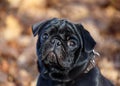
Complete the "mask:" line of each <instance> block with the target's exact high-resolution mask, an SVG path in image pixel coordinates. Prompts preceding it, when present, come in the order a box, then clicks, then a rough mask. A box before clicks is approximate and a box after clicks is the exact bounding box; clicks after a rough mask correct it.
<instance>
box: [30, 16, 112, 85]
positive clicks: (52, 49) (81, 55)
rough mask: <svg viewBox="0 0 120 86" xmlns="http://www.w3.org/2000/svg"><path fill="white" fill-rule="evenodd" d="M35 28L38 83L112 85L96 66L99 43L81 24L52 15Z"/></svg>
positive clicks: (34, 26) (33, 28)
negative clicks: (95, 48) (95, 49)
mask: <svg viewBox="0 0 120 86" xmlns="http://www.w3.org/2000/svg"><path fill="white" fill-rule="evenodd" d="M32 31H33V34H34V36H36V35H38V41H37V56H38V68H39V71H40V75H39V78H38V82H37V86H113V84H112V83H111V82H110V81H109V80H107V79H106V78H104V77H103V76H102V75H101V73H100V71H99V69H98V68H97V67H96V66H95V61H94V57H95V54H96V53H95V52H94V46H95V44H96V42H95V41H94V39H93V38H92V37H91V35H90V34H89V32H88V31H87V30H85V29H84V27H83V26H82V25H81V24H74V23H72V22H70V21H67V20H65V19H57V18H53V19H50V20H47V21H44V22H42V23H37V24H35V25H33V27H32Z"/></svg>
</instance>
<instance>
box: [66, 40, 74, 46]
mask: <svg viewBox="0 0 120 86" xmlns="http://www.w3.org/2000/svg"><path fill="white" fill-rule="evenodd" d="M67 45H68V46H69V47H75V46H76V42H75V41H74V40H69V41H68V42H67Z"/></svg>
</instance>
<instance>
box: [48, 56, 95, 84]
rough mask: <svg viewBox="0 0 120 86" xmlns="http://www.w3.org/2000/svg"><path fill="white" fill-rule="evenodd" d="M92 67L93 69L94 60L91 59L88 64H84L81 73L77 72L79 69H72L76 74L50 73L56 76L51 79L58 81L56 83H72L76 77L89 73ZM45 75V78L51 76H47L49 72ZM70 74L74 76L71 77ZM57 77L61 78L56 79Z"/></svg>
mask: <svg viewBox="0 0 120 86" xmlns="http://www.w3.org/2000/svg"><path fill="white" fill-rule="evenodd" d="M94 67H95V59H94V58H92V59H90V60H89V62H88V64H86V66H85V69H84V70H83V71H82V72H81V73H80V72H79V68H76V69H73V70H75V71H76V72H77V73H73V72H71V73H69V72H68V73H66V74H62V73H56V72H55V73H52V74H53V75H56V76H57V77H55V76H54V77H52V79H53V80H55V81H58V82H66V83H67V82H70V81H73V80H74V79H75V78H77V77H78V76H81V75H84V74H87V73H89V71H91V70H92V69H93V68H94ZM80 70H81V69H80ZM46 74H47V76H51V75H52V74H49V72H48V73H46ZM71 74H74V75H71ZM58 76H60V77H61V78H60V77H58ZM70 76H72V77H74V78H72V79H71V78H70ZM49 78H51V77H49Z"/></svg>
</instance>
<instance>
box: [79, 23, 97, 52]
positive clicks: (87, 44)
mask: <svg viewBox="0 0 120 86" xmlns="http://www.w3.org/2000/svg"><path fill="white" fill-rule="evenodd" d="M77 28H78V29H79V30H80V34H81V36H82V40H83V48H84V49H85V51H87V52H89V51H91V50H93V49H94V47H95V45H96V42H95V40H94V39H93V38H92V36H91V35H90V33H89V32H88V31H87V30H85V29H84V27H83V26H82V25H81V24H77Z"/></svg>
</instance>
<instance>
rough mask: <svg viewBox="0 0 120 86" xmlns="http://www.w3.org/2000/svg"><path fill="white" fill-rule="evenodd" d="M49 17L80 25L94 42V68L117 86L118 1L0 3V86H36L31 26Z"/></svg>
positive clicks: (119, 85) (119, 75) (119, 61)
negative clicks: (98, 54) (95, 52)
mask: <svg viewBox="0 0 120 86" xmlns="http://www.w3.org/2000/svg"><path fill="white" fill-rule="evenodd" d="M53 17H57V18H66V19H69V20H71V21H73V22H76V23H81V24H83V26H84V27H85V28H86V29H87V30H88V31H89V32H90V33H91V35H92V36H93V38H94V39H95V40H96V42H97V45H96V47H95V50H96V51H97V52H99V53H100V57H97V56H96V64H97V65H98V66H99V68H100V69H101V72H102V74H103V75H104V76H106V77H107V78H108V79H110V80H111V81H112V82H113V83H114V84H115V86H120V0H0V86H36V80H37V76H38V71H37V66H36V61H37V56H36V51H35V50H36V49H35V46H36V44H35V43H36V39H37V37H35V38H34V37H33V34H32V32H31V26H32V25H33V24H34V23H36V22H38V21H44V20H46V19H50V18H53Z"/></svg>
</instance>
